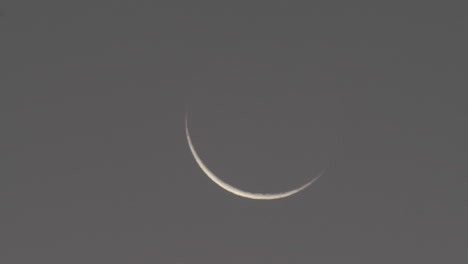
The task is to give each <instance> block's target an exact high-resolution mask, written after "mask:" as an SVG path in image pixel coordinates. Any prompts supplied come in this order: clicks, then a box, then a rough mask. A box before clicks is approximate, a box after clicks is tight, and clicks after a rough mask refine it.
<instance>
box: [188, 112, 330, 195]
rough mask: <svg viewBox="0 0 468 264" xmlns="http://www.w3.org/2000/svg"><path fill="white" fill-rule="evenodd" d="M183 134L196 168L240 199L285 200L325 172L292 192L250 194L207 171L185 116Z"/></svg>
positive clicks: (321, 173)
mask: <svg viewBox="0 0 468 264" xmlns="http://www.w3.org/2000/svg"><path fill="white" fill-rule="evenodd" d="M185 133H186V135H187V142H188V145H189V147H190V151H191V152H192V155H193V157H194V158H195V161H196V162H197V164H198V166H200V168H201V169H202V171H203V172H204V173H205V174H206V175H207V176H208V177H209V178H210V179H211V180H212V181H214V182H215V183H216V184H218V185H219V186H220V187H221V188H223V189H224V190H226V191H228V192H230V193H233V194H235V195H238V196H241V197H245V198H249V199H256V200H273V199H280V198H285V197H288V196H291V195H293V194H296V193H298V192H300V191H302V190H304V189H305V188H307V187H308V186H309V185H311V184H312V183H314V182H315V181H316V180H318V179H319V178H320V176H322V175H323V173H324V172H325V169H324V170H322V171H321V172H320V173H319V174H318V175H317V176H316V177H315V178H313V179H312V180H310V181H309V182H307V183H306V184H304V185H302V186H301V187H299V188H297V189H294V190H291V191H287V192H282V193H251V192H246V191H243V190H241V189H238V188H236V187H234V186H232V185H230V184H228V183H226V182H224V181H223V180H221V179H220V178H218V177H217V176H216V175H215V174H214V173H213V172H212V171H211V170H210V169H208V167H207V166H206V165H205V163H203V161H202V159H201V158H200V156H198V153H197V151H196V150H195V147H194V146H193V143H192V139H191V138H190V133H189V130H188V121H187V114H186V115H185Z"/></svg>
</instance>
